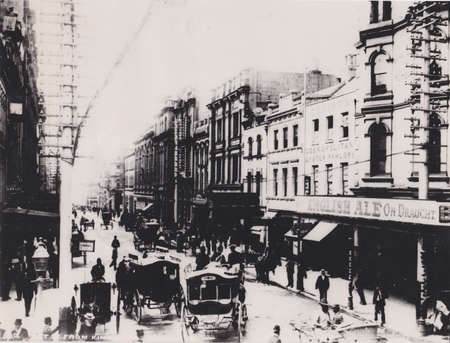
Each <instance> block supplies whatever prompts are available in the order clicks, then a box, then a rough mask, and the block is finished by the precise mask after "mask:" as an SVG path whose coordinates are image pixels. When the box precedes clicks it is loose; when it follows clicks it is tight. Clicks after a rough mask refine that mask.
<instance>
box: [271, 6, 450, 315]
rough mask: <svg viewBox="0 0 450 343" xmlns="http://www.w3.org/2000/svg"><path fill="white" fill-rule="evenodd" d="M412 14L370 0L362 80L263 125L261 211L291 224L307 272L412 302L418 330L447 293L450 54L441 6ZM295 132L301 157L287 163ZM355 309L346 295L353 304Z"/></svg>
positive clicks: (273, 116)
mask: <svg viewBox="0 0 450 343" xmlns="http://www.w3.org/2000/svg"><path fill="white" fill-rule="evenodd" d="M410 11H415V14H414V15H411V14H410V13H408V8H407V5H405V4H403V3H392V5H391V3H390V2H388V1H383V2H381V1H372V2H371V16H370V23H369V24H368V27H367V28H365V29H363V30H361V31H360V33H359V37H360V42H359V44H358V47H359V54H358V69H357V73H356V74H357V77H355V78H353V79H351V80H349V81H347V82H345V83H342V84H340V85H336V86H333V87H331V88H329V89H325V90H323V91H319V92H315V93H312V94H307V96H306V106H304V104H305V103H304V102H303V100H300V101H299V103H298V106H297V108H296V109H295V100H294V106H292V109H291V113H290V112H289V108H287V109H285V110H282V109H281V108H282V106H281V102H280V108H279V109H278V110H277V111H272V113H271V114H267V115H266V120H267V121H268V122H269V123H270V124H269V129H268V140H269V153H268V156H269V158H268V159H269V162H268V165H269V167H268V173H269V174H271V177H270V178H271V182H269V190H268V197H267V208H268V210H269V211H277V212H280V211H289V212H291V213H293V214H295V216H296V217H297V218H296V219H295V220H292V222H293V223H296V224H297V225H296V227H295V228H296V230H295V232H294V234H295V235H294V242H292V243H293V244H292V246H291V249H290V251H292V253H293V254H294V255H297V256H301V257H302V261H303V262H302V263H305V264H308V265H310V266H311V267H313V268H327V269H328V271H329V272H330V273H331V274H333V275H340V276H342V277H344V278H346V279H348V280H349V282H352V279H353V276H354V274H355V273H358V275H359V277H360V280H361V282H362V283H363V284H365V285H366V286H368V287H374V286H375V285H377V284H378V285H380V284H381V285H382V286H383V287H385V288H386V289H387V291H388V292H391V293H392V294H395V295H396V296H400V297H403V298H406V299H407V300H410V301H412V302H415V303H416V304H417V309H418V311H417V313H416V315H417V317H418V318H419V319H421V322H423V319H424V314H425V308H424V306H425V305H424V304H425V302H426V299H427V298H428V297H430V296H431V297H433V296H436V295H438V294H439V293H440V292H441V291H442V290H445V289H448V288H449V287H450V279H449V277H448V273H447V272H446V271H445V270H444V269H445V268H446V264H447V263H446V262H444V261H448V260H449V258H450V256H449V246H450V245H449V244H450V242H449V240H448V237H449V236H448V234H447V230H448V226H449V215H448V213H449V212H450V211H449V210H450V203H449V202H448V198H449V182H450V180H449V178H448V175H447V171H448V167H449V161H448V158H447V155H448V151H447V143H446V142H447V141H448V138H449V137H448V135H449V133H448V129H447V126H446V124H445V123H446V122H447V120H448V93H447V91H448V82H444V81H442V79H445V78H446V77H447V75H448V72H449V70H448V65H447V63H442V62H441V61H442V59H445V58H448V56H449V48H450V47H449V43H448V41H447V40H446V39H442V37H443V33H442V32H440V30H443V31H444V32H447V29H448V16H447V13H448V8H447V6H443V4H442V3H437V2H430V3H428V2H424V3H421V4H418V5H417V6H416V7H412V8H411V9H410ZM422 14H423V16H433V17H435V18H441V19H437V20H438V21H439V20H440V21H439V23H440V25H439V27H437V26H433V27H429V26H428V25H425V26H421V25H420V22H421V20H422V19H421V18H423V17H422ZM413 25H416V30H412V31H417V30H423V32H424V33H422V34H425V35H427V34H428V35H430V36H432V37H433V39H434V40H435V41H436V42H435V45H436V47H435V48H433V50H432V51H433V52H430V50H429V47H427V42H429V39H422V36H421V35H419V36H417V35H415V34H414V32H413V33H411V32H410V31H411V30H410V29H411V28H412V27H413ZM425 31H427V32H425ZM419 45H420V46H421V48H420V49H421V50H420V54H419V53H417V52H416V51H415V49H418V46H419ZM411 49H412V50H411ZM407 51H413V52H412V53H411V54H410V53H407ZM415 54H419V55H420V56H421V57H423V56H425V57H426V58H425V60H427V61H428V62H429V63H426V64H424V63H423V58H414V55H415ZM427 54H428V55H427ZM352 59H353V57H350V61H351V60H352ZM408 66H409V67H411V68H410V69H409V68H407V67H408ZM428 89H431V90H432V91H429V90H428ZM288 107H289V106H288ZM295 113H297V115H296V114H295ZM277 115H278V116H280V121H278V120H277ZM283 116H284V117H283ZM295 117H297V118H298V119H293V118H295ZM295 125H298V130H299V132H300V133H299V136H300V138H299V141H300V148H299V149H298V152H297V153H295V154H292V155H290V156H289V153H288V152H287V151H288V150H289V149H291V148H293V147H294V137H295V136H296V135H295V134H294V132H295V130H296V129H294V127H295ZM286 128H287V129H286ZM285 132H286V134H285ZM289 132H291V136H290V135H289ZM286 141H287V142H286ZM278 155H279V156H278ZM297 160H298V161H297ZM294 168H297V169H294ZM296 174H297V178H296V177H295V175H296ZM300 175H302V177H299V176H300ZM295 180H297V181H298V180H303V187H299V185H296V184H295ZM290 185H291V186H290ZM296 193H297V195H296ZM304 223H305V224H308V228H307V229H305V230H303V229H304V228H305V226H303V224H304ZM311 226H313V227H312V229H311ZM294 243H295V244H294ZM330 256H332V258H330ZM392 261H395V263H392ZM349 289H351V288H349ZM351 300H352V297H351V293H350V294H349V305H350V306H351ZM413 316H414V315H412V317H413Z"/></svg>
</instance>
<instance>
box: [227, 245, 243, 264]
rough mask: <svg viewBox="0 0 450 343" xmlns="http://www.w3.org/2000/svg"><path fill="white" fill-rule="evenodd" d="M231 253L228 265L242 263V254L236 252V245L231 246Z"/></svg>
mask: <svg viewBox="0 0 450 343" xmlns="http://www.w3.org/2000/svg"><path fill="white" fill-rule="evenodd" d="M230 250H231V252H230V253H229V255H228V264H230V265H233V264H236V263H241V254H239V253H238V252H237V251H236V245H234V244H231V245H230Z"/></svg>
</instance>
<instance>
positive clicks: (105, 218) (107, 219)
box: [102, 211, 112, 229]
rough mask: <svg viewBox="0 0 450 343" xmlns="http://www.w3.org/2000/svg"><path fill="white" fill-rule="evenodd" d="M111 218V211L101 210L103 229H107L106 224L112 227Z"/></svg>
mask: <svg viewBox="0 0 450 343" xmlns="http://www.w3.org/2000/svg"><path fill="white" fill-rule="evenodd" d="M111 219H112V214H111V212H109V211H102V220H103V226H104V227H105V229H108V226H111V228H112V224H111Z"/></svg>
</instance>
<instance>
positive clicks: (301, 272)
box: [297, 67, 308, 292]
mask: <svg viewBox="0 0 450 343" xmlns="http://www.w3.org/2000/svg"><path fill="white" fill-rule="evenodd" d="M307 77H308V70H307V68H306V67H305V70H304V72H303V146H302V153H303V185H305V184H306V177H307V176H306V158H305V148H306V87H307ZM305 195H306V194H305ZM301 232H302V230H298V233H297V235H298V236H297V240H298V241H297V242H298V257H297V290H299V291H301V292H303V291H304V284H303V277H304V273H305V266H304V265H303V263H304V261H303V241H302V239H301V237H300V234H301Z"/></svg>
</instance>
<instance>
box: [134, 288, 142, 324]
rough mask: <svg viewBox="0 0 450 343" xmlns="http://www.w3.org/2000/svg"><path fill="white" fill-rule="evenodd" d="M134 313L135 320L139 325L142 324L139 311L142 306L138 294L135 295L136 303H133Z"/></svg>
mask: <svg viewBox="0 0 450 343" xmlns="http://www.w3.org/2000/svg"><path fill="white" fill-rule="evenodd" d="M132 306H133V310H134V311H133V312H134V319H135V320H136V321H137V322H138V324H139V323H140V317H139V309H140V304H139V295H138V294H137V293H136V294H135V295H134V301H133V305H132Z"/></svg>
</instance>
